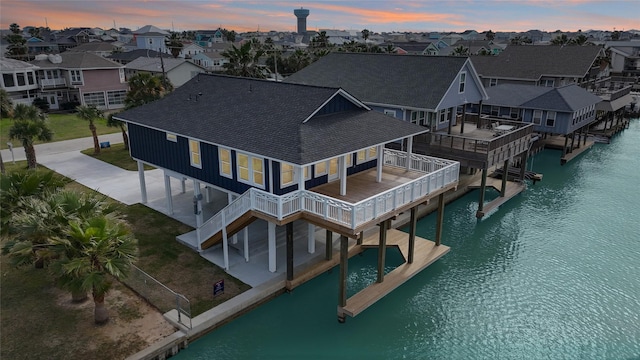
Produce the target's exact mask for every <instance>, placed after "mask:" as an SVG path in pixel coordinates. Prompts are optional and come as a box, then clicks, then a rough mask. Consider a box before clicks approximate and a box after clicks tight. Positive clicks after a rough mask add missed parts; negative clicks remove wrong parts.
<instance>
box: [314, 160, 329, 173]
mask: <svg viewBox="0 0 640 360" xmlns="http://www.w3.org/2000/svg"><path fill="white" fill-rule="evenodd" d="M315 168H316V171H315V173H316V174H315V177H318V176H321V175H326V174H327V162H326V161H323V162H320V163H317V164H316V166H315Z"/></svg>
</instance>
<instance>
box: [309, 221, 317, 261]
mask: <svg viewBox="0 0 640 360" xmlns="http://www.w3.org/2000/svg"><path fill="white" fill-rule="evenodd" d="M307 251H308V252H309V254H313V253H315V252H316V226H315V225H313V224H308V225H307Z"/></svg>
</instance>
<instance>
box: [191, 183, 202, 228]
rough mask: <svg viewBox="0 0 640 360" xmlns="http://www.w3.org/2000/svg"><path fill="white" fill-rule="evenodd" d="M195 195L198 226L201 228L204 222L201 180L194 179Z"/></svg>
mask: <svg viewBox="0 0 640 360" xmlns="http://www.w3.org/2000/svg"><path fill="white" fill-rule="evenodd" d="M193 196H194V197H195V200H196V209H195V210H196V214H195V215H196V228H200V227H201V226H202V223H203V219H202V218H203V215H202V193H201V192H200V181H198V180H195V179H194V180H193Z"/></svg>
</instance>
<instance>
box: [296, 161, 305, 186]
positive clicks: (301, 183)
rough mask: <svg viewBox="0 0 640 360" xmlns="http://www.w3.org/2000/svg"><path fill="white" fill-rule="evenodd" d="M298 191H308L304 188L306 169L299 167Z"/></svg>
mask: <svg viewBox="0 0 640 360" xmlns="http://www.w3.org/2000/svg"><path fill="white" fill-rule="evenodd" d="M298 190H306V189H305V186H304V167H302V166H298Z"/></svg>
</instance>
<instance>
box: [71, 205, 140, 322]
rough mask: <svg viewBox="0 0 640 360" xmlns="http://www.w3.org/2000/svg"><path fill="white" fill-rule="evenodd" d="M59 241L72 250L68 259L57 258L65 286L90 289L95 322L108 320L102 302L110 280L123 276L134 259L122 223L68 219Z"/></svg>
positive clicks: (133, 247) (134, 245) (132, 240)
mask: <svg viewBox="0 0 640 360" xmlns="http://www.w3.org/2000/svg"><path fill="white" fill-rule="evenodd" d="M60 244H61V245H63V246H66V247H70V248H72V249H75V251H74V253H73V254H72V255H73V257H72V258H63V259H61V260H60V263H59V269H60V270H61V272H62V274H64V275H65V276H66V277H67V282H66V283H65V284H66V286H67V287H69V288H72V287H75V286H79V288H80V289H81V290H85V291H87V292H88V291H91V292H92V295H93V302H94V304H95V309H94V320H95V323H96V324H104V323H106V322H107V321H109V311H108V310H107V308H106V307H105V305H104V299H105V296H106V294H107V293H108V292H109V289H110V288H111V284H112V281H113V279H115V280H122V279H125V278H126V277H127V276H128V274H129V271H130V269H131V265H132V264H133V262H134V261H135V260H136V254H137V243H136V240H135V238H134V237H133V236H131V235H130V234H129V230H128V229H127V227H126V226H125V224H124V223H123V222H122V221H120V220H117V219H114V218H113V217H110V216H104V215H102V216H97V217H95V218H93V219H90V220H87V221H79V222H76V221H72V222H71V223H70V225H69V231H68V232H67V238H66V239H60Z"/></svg>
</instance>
